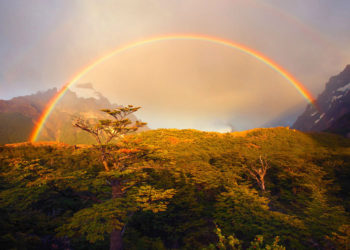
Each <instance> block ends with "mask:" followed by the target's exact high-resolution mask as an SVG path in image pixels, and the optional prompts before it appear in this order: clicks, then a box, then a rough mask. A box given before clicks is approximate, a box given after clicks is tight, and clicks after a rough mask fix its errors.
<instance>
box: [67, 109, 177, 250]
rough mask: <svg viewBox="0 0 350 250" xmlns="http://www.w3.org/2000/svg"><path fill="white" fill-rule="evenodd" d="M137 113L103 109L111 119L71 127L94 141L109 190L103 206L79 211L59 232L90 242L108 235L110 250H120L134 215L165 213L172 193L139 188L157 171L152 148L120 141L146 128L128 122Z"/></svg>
mask: <svg viewBox="0 0 350 250" xmlns="http://www.w3.org/2000/svg"><path fill="white" fill-rule="evenodd" d="M139 109H140V107H134V106H132V105H128V106H126V107H120V108H117V109H114V110H110V109H103V110H101V111H102V112H105V113H106V114H108V115H109V116H111V117H112V119H103V120H99V121H98V122H97V123H95V124H91V123H90V122H87V121H84V120H82V119H78V120H76V121H75V122H74V123H73V125H74V126H75V127H77V128H80V129H82V130H84V131H86V132H88V133H90V134H92V135H93V136H94V137H95V139H96V142H97V149H98V150H99V152H100V160H101V163H102V164H103V167H104V170H105V171H102V172H101V173H100V176H99V177H100V178H101V180H100V181H102V182H105V183H107V184H108V185H109V186H110V189H111V196H110V199H108V200H107V201H105V202H102V203H100V204H97V205H96V204H95V205H94V206H93V207H89V208H86V209H82V210H80V211H79V212H78V213H76V214H75V215H74V216H73V219H72V221H71V223H70V224H68V225H65V226H63V227H62V228H61V231H68V232H69V231H70V232H72V231H73V232H77V231H78V232H79V233H80V234H82V235H85V236H86V238H87V240H89V241H91V242H95V241H96V240H101V239H103V238H104V236H103V235H104V234H105V233H110V249H111V250H117V249H118V250H119V249H123V234H124V232H125V230H126V226H127V222H128V220H130V219H131V217H132V216H133V214H134V213H135V212H136V211H138V210H142V211H152V212H153V213H157V212H161V211H165V210H166V208H167V204H168V202H167V200H168V199H170V198H172V197H173V196H174V194H175V190H174V189H167V190H166V189H160V188H155V187H152V186H150V185H145V184H143V183H144V182H145V180H146V178H147V176H148V173H149V172H150V171H154V172H156V171H157V168H158V169H159V167H160V165H161V164H162V160H163V159H161V158H160V157H158V158H157V156H154V155H152V154H153V153H154V152H155V151H156V150H155V149H154V148H152V147H148V146H146V145H142V143H140V142H136V141H128V140H126V139H124V140H121V139H123V137H124V135H126V134H130V133H133V132H136V131H137V130H138V129H139V128H141V127H143V126H145V125H146V123H144V122H140V121H136V122H132V121H131V120H130V119H129V118H128V116H129V115H130V114H132V113H135V112H136V111H137V110H139ZM112 142H114V143H112ZM145 169H148V172H145ZM86 222H88V223H86ZM87 224H88V225H87ZM92 228H95V229H96V230H92Z"/></svg>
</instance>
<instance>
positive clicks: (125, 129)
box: [73, 105, 147, 171]
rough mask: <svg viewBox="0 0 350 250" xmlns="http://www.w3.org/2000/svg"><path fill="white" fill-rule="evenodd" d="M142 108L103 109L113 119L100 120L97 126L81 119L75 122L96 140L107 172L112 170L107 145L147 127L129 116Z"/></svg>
mask: <svg viewBox="0 0 350 250" xmlns="http://www.w3.org/2000/svg"><path fill="white" fill-rule="evenodd" d="M140 108H141V107H134V106H132V105H128V106H127V107H120V108H116V109H114V110H110V109H102V110H101V111H102V112H104V113H106V114H108V115H110V116H111V117H112V118H113V120H111V119H103V120H99V122H98V123H96V124H91V123H89V122H87V121H85V120H82V119H81V118H79V119H77V120H76V121H74V122H73V126H75V127H77V128H80V129H82V130H84V131H86V132H88V133H90V134H91V135H93V136H94V137H95V139H96V142H97V144H98V146H99V150H100V152H101V161H102V163H103V166H104V168H105V170H106V171H109V170H110V167H109V165H108V157H109V156H110V152H109V150H108V147H107V145H108V144H109V143H110V142H112V141H113V140H115V139H119V138H121V137H123V136H124V135H126V134H129V133H133V132H135V131H137V130H138V129H139V128H141V127H143V126H145V125H146V124H147V123H145V122H140V121H136V122H132V121H131V120H130V119H129V118H127V116H129V115H130V114H132V113H135V112H136V111H138V110H139V109H140Z"/></svg>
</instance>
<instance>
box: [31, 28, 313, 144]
mask: <svg viewBox="0 0 350 250" xmlns="http://www.w3.org/2000/svg"><path fill="white" fill-rule="evenodd" d="M167 40H198V41H207V42H211V43H215V44H220V45H224V46H227V47H230V48H234V49H237V50H239V51H241V52H244V53H246V54H248V55H250V56H252V57H255V58H256V59H258V60H260V61H261V62H263V63H265V64H266V65H268V66H269V67H270V68H272V69H273V70H275V71H276V72H277V73H279V74H280V75H281V76H282V77H284V78H285V79H286V80H287V81H288V82H290V83H291V84H292V85H293V86H294V87H295V88H296V89H297V90H298V91H299V93H300V94H301V95H302V96H304V97H305V98H306V100H308V101H309V102H310V103H311V104H313V105H314V106H315V107H316V103H315V99H314V98H313V97H312V95H311V93H310V92H309V91H308V90H307V89H306V88H305V87H304V86H303V85H302V84H301V83H300V82H299V81H298V80H297V79H295V78H294V77H293V76H292V75H291V74H290V73H288V72H287V71H286V70H285V69H284V68H282V67H281V66H279V65H278V64H277V63H275V62H274V61H272V60H271V59H269V58H268V57H266V56H265V55H263V54H261V53H260V52H258V51H255V50H253V49H251V48H248V47H246V46H244V45H242V44H238V43H234V42H231V41H228V40H224V39H221V38H217V37H211V36H206V35H197V34H195V35H194V34H176V35H167V36H157V37H152V38H149V39H145V40H142V41H138V42H134V43H129V44H127V45H125V46H122V47H120V48H118V49H116V50H114V51H112V52H110V53H109V54H107V55H105V56H103V57H101V58H99V59H97V60H96V61H94V62H93V63H91V64H89V65H88V66H86V67H84V68H83V69H82V70H80V71H79V73H77V74H76V75H75V76H74V77H73V78H72V79H71V80H70V81H69V82H67V83H66V84H65V85H64V86H63V87H62V89H61V90H59V91H58V93H57V94H56V95H55V96H54V97H52V99H51V100H50V101H49V103H48V104H47V105H46V107H45V109H44V111H43V112H42V114H41V116H40V118H39V120H38V122H37V124H36V125H35V127H34V129H33V131H32V133H31V135H30V138H29V140H30V141H31V142H34V141H36V140H37V138H38V136H39V134H40V132H41V130H42V128H43V127H44V124H45V122H46V120H47V119H48V117H49V116H50V114H51V112H52V110H53V109H54V107H55V106H56V104H57V103H58V101H59V100H60V99H61V98H62V97H63V96H64V94H65V92H66V91H67V89H68V88H69V87H70V86H72V85H73V84H74V83H76V82H77V81H78V80H79V79H80V78H81V77H83V76H84V75H85V74H87V73H88V72H90V71H91V70H92V69H94V68H95V67H96V66H98V65H99V64H101V63H102V62H104V61H106V60H108V59H109V58H111V57H113V56H115V55H117V54H119V53H121V52H124V51H126V50H129V49H133V48H136V47H139V46H143V45H146V44H150V43H153V42H158V41H167Z"/></svg>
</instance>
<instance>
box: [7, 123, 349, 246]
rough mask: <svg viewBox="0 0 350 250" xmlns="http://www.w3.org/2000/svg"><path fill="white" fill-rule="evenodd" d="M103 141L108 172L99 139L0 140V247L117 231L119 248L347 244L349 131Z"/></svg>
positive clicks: (84, 240)
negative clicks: (92, 142) (81, 142)
mask: <svg viewBox="0 0 350 250" xmlns="http://www.w3.org/2000/svg"><path fill="white" fill-rule="evenodd" d="M106 147H107V146H106ZM106 149H107V150H108V151H106V152H108V164H109V165H108V166H109V167H110V170H109V171H106V169H105V167H104V165H103V163H102V162H101V145H96V146H68V145H63V144H43V145H40V144H19V145H14V146H7V147H5V146H2V147H0V167H1V176H0V199H1V203H0V212H1V214H2V216H1V219H0V235H1V236H0V245H1V248H2V249H15V248H17V249H52V248H58V249H108V248H109V247H110V240H111V238H113V237H111V236H112V234H111V233H112V232H113V230H119V232H120V233H121V234H122V239H123V244H124V249H284V248H286V249H349V244H350V240H349V237H350V230H349V228H350V216H349V211H350V181H349V180H350V140H349V139H346V138H343V137H340V136H337V135H332V134H327V133H313V134H308V133H302V132H299V131H295V130H292V129H288V128H274V129H255V130H251V131H246V132H237V133H226V134H220V133H211V132H201V131H196V130H169V129H161V130H152V131H147V132H142V133H138V134H133V135H128V136H125V137H123V138H119V140H117V141H115V143H113V144H109V145H108V147H107V148H106ZM261 160H262V161H263V162H264V164H265V163H266V164H267V166H268V167H267V170H266V174H265V176H264V185H265V190H263V189H262V187H261V183H260V184H259V182H258V181H257V180H256V178H255V177H254V176H253V175H252V174H251V173H250V171H249V170H252V169H256V170H257V171H258V170H259V169H260V168H261V167H262V163H261ZM114 163H115V165H116V166H117V167H115V165H114ZM112 166H113V167H112ZM121 168H122V170H121ZM116 180H118V181H120V182H121V185H119V186H117V187H118V188H117V189H115V186H114V187H113V185H112V183H113V182H114V181H116ZM119 188H120V190H119ZM113 192H114V195H116V194H117V195H116V196H113ZM113 197H114V198H113Z"/></svg>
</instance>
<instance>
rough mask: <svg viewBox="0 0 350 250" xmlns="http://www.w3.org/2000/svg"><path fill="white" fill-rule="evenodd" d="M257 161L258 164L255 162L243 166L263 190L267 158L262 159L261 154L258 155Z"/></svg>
mask: <svg viewBox="0 0 350 250" xmlns="http://www.w3.org/2000/svg"><path fill="white" fill-rule="evenodd" d="M259 163H260V164H259V165H256V164H255V163H251V164H248V165H245V168H246V170H247V171H248V173H249V174H250V175H251V176H252V177H253V178H254V179H255V180H256V182H257V183H258V185H259V187H260V189H261V190H262V191H263V192H264V191H265V175H266V172H267V170H268V169H269V168H270V166H269V164H268V163H267V160H266V159H264V158H263V157H262V156H261V155H260V156H259Z"/></svg>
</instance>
